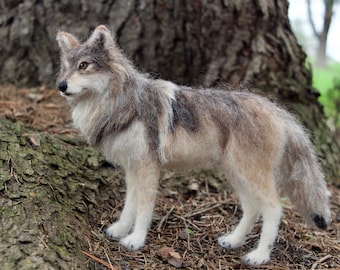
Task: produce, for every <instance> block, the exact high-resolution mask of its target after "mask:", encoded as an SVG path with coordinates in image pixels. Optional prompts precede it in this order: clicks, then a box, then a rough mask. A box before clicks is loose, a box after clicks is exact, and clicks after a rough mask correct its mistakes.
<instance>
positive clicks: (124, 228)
mask: <svg viewBox="0 0 340 270" xmlns="http://www.w3.org/2000/svg"><path fill="white" fill-rule="evenodd" d="M125 182H126V196H125V204H124V208H123V210H122V213H121V215H120V218H119V220H118V221H117V222H114V223H112V224H111V225H110V226H109V227H108V228H107V229H106V231H105V233H106V235H107V237H109V238H113V239H121V238H123V237H125V236H126V235H127V234H128V233H129V232H130V231H131V229H132V227H133V224H134V222H135V219H136V213H137V192H138V182H137V176H136V175H135V174H134V172H133V171H131V170H128V171H126V176H125Z"/></svg>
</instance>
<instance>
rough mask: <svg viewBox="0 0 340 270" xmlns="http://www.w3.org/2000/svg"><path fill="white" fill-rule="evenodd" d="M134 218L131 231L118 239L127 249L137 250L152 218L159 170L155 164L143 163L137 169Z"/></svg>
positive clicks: (142, 244) (143, 241) (142, 243)
mask: <svg viewBox="0 0 340 270" xmlns="http://www.w3.org/2000/svg"><path fill="white" fill-rule="evenodd" d="M137 175H138V190H137V196H136V197H137V207H136V219H135V224H134V228H133V230H132V232H131V233H130V234H129V235H127V236H125V237H124V238H122V239H121V240H120V244H121V245H123V246H124V247H126V248H127V249H128V250H137V249H139V248H141V247H143V246H144V243H145V239H146V236H147V233H148V229H149V227H150V224H151V220H152V213H153V209H154V205H155V200H156V195H157V187H158V180H159V177H160V170H159V168H158V167H157V166H155V167H152V166H150V165H145V167H143V168H141V169H140V170H139V173H138V174H137Z"/></svg>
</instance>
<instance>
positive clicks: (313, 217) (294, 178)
mask: <svg viewBox="0 0 340 270" xmlns="http://www.w3.org/2000/svg"><path fill="white" fill-rule="evenodd" d="M285 122H286V124H285V126H286V132H287V143H286V149H285V153H284V155H283V160H282V163H281V168H280V171H281V180H280V182H279V188H280V190H281V192H283V193H284V194H285V195H287V196H289V197H290V199H291V201H292V202H293V204H294V205H295V206H296V207H297V209H298V210H299V212H300V213H301V214H302V215H303V216H304V217H305V218H306V220H307V222H309V223H310V224H314V225H316V226H317V227H318V228H320V229H326V228H327V225H328V223H329V222H330V219H331V217H330V209H329V196H330V192H329V191H328V190H327V186H326V182H325V180H324V175H323V173H322V170H321V167H320V164H319V162H318V159H317V156H316V153H315V151H314V148H313V145H312V143H311V141H310V139H309V136H308V135H307V133H306V132H305V131H304V130H303V128H302V127H301V126H300V125H299V124H298V123H297V122H296V120H295V119H294V118H293V117H291V116H287V118H286V119H285Z"/></svg>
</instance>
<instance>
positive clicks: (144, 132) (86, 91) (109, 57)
mask: <svg viewBox="0 0 340 270" xmlns="http://www.w3.org/2000/svg"><path fill="white" fill-rule="evenodd" d="M57 41H58V44H59V47H60V56H61V69H60V74H59V77H58V81H57V85H58V89H59V90H60V92H61V94H62V95H63V96H64V97H65V98H66V99H67V100H68V101H69V103H70V105H71V108H72V117H73V121H74V124H75V126H76V127H77V128H78V129H79V130H80V131H81V132H82V133H83V135H84V136H85V137H86V139H87V141H88V143H89V144H90V145H91V146H93V147H95V148H97V149H99V150H100V151H101V152H102V153H103V154H104V156H105V157H106V158H107V160H108V161H109V162H112V163H114V164H119V165H121V166H122V167H123V169H124V170H125V174H126V175H125V177H126V186H127V192H126V201H125V205H124V208H123V210H122V213H121V216H120V218H119V220H118V221H116V222H115V223H113V224H112V225H111V226H109V227H108V228H107V230H106V234H107V235H108V236H109V237H111V238H116V239H120V243H121V244H122V245H123V246H125V247H126V248H127V249H129V250H136V249H139V248H141V247H142V246H143V245H144V243H145V239H146V236H147V232H148V228H149V226H150V224H151V219H152V212H153V208H154V203H155V198H156V193H157V188H158V180H159V177H160V170H161V169H162V168H166V169H190V170H192V169H207V168H217V169H219V170H221V171H222V172H223V173H224V174H225V176H226V179H228V180H229V181H230V183H231V185H232V186H233V188H234V189H235V191H236V192H237V194H238V197H239V199H240V202H241V206H242V210H243V217H242V219H241V221H240V223H239V224H238V226H236V228H235V229H234V231H233V232H231V233H229V234H225V235H222V236H220V237H219V238H218V242H219V244H220V245H221V246H223V247H226V248H237V247H239V246H241V245H242V244H243V243H244V241H245V238H246V235H247V234H248V233H249V232H250V230H251V229H252V227H253V225H254V223H255V222H256V221H257V220H258V218H259V217H260V216H261V217H262V220H263V227H262V232H261V236H260V240H259V243H258V246H257V248H256V249H254V250H253V251H251V252H250V253H249V254H247V255H245V256H244V257H243V261H244V262H246V263H249V264H252V265H258V264H262V263H265V262H267V261H268V260H269V258H270V252H271V249H272V247H273V244H274V242H275V239H276V236H277V233H278V226H279V223H280V217H281V205H280V195H282V194H284V195H288V196H289V197H290V199H291V200H292V202H293V203H294V204H295V205H296V207H297V208H298V210H299V211H300V213H301V214H302V215H303V216H304V217H305V218H306V220H307V221H308V222H309V223H310V224H314V225H316V226H317V227H319V228H321V229H325V228H326V226H327V224H328V223H329V221H330V210H329V192H328V191H327V187H326V184H325V181H324V176H323V173H322V171H321V169H320V165H319V163H318V160H317V157H316V154H315V152H314V150H313V146H312V144H311V142H310V139H309V138H308V136H307V134H306V133H305V131H304V129H303V128H302V127H301V126H300V125H299V124H298V123H297V121H296V120H295V119H294V117H293V116H292V115H290V114H289V113H288V112H287V111H285V110H283V109H281V108H279V107H278V106H276V105H275V104H273V103H272V102H270V101H268V100H267V99H266V98H263V97H260V96H258V95H255V94H252V93H249V92H241V91H227V90H216V89H193V88H190V87H184V86H179V85H176V84H174V83H172V82H169V81H165V80H160V79H157V80H156V79H152V78H150V77H148V76H146V75H145V74H142V73H140V72H139V71H138V70H136V69H135V68H134V66H133V65H132V64H131V63H130V62H129V61H128V59H127V58H126V57H125V56H124V54H123V53H122V52H121V51H120V49H119V48H118V47H117V45H116V43H115V41H114V39H113V37H112V35H111V33H110V31H109V30H108V29H107V28H106V27H105V26H102V25H101V26H98V27H97V28H96V29H95V30H94V32H93V33H92V35H91V36H90V37H89V39H88V40H87V41H86V42H84V43H79V41H78V40H77V39H76V38H75V37H74V36H72V35H71V34H69V33H66V32H59V33H58V34H57Z"/></svg>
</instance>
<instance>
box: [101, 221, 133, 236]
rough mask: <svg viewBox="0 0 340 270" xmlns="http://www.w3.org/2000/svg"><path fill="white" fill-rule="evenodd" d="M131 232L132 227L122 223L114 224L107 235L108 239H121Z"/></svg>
mask: <svg viewBox="0 0 340 270" xmlns="http://www.w3.org/2000/svg"><path fill="white" fill-rule="evenodd" d="M129 231H130V226H127V225H126V224H123V223H122V222H119V221H118V222H115V223H112V224H111V225H110V226H109V227H108V228H107V229H106V230H105V234H106V236H107V237H108V238H112V239H121V238H123V237H125V236H126V235H127V234H128V233H129Z"/></svg>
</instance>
